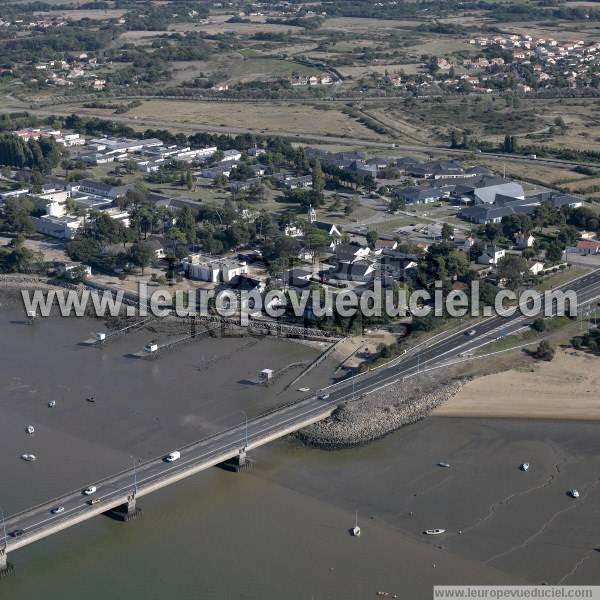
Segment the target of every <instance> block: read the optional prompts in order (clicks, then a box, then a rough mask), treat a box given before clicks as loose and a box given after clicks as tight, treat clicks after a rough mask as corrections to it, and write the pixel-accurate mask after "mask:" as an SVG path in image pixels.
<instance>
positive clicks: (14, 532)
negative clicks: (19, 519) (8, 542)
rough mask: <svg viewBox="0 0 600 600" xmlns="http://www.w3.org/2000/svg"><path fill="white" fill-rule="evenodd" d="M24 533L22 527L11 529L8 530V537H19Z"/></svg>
mask: <svg viewBox="0 0 600 600" xmlns="http://www.w3.org/2000/svg"><path fill="white" fill-rule="evenodd" d="M24 533H25V531H23V529H13V530H12V531H11V532H9V534H8V535H10V537H12V538H18V537H21V536H22V535H23V534H24Z"/></svg>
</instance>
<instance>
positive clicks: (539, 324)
mask: <svg viewBox="0 0 600 600" xmlns="http://www.w3.org/2000/svg"><path fill="white" fill-rule="evenodd" d="M531 329H533V330H534V331H538V332H540V333H542V332H543V331H546V321H544V319H541V318H539V319H536V320H535V321H534V322H533V323H532V324H531Z"/></svg>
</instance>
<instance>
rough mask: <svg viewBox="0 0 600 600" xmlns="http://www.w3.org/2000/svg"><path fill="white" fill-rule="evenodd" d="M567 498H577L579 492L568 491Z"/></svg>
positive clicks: (574, 490)
mask: <svg viewBox="0 0 600 600" xmlns="http://www.w3.org/2000/svg"><path fill="white" fill-rule="evenodd" d="M569 496H571V498H579V492H578V491H577V490H576V489H574V488H573V489H572V490H569Z"/></svg>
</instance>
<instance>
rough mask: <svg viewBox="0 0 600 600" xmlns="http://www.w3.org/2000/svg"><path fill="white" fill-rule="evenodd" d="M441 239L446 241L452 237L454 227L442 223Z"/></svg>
mask: <svg viewBox="0 0 600 600" xmlns="http://www.w3.org/2000/svg"><path fill="white" fill-rule="evenodd" d="M442 239H443V240H444V241H446V242H447V241H449V240H452V239H454V227H452V225H450V223H444V224H443V225H442Z"/></svg>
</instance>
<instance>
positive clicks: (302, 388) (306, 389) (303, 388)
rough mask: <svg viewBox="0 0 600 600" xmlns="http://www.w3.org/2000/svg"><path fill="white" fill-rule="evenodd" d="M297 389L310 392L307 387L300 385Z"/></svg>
mask: <svg viewBox="0 0 600 600" xmlns="http://www.w3.org/2000/svg"><path fill="white" fill-rule="evenodd" d="M298 391H299V392H310V388H307V387H301V388H298Z"/></svg>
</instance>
